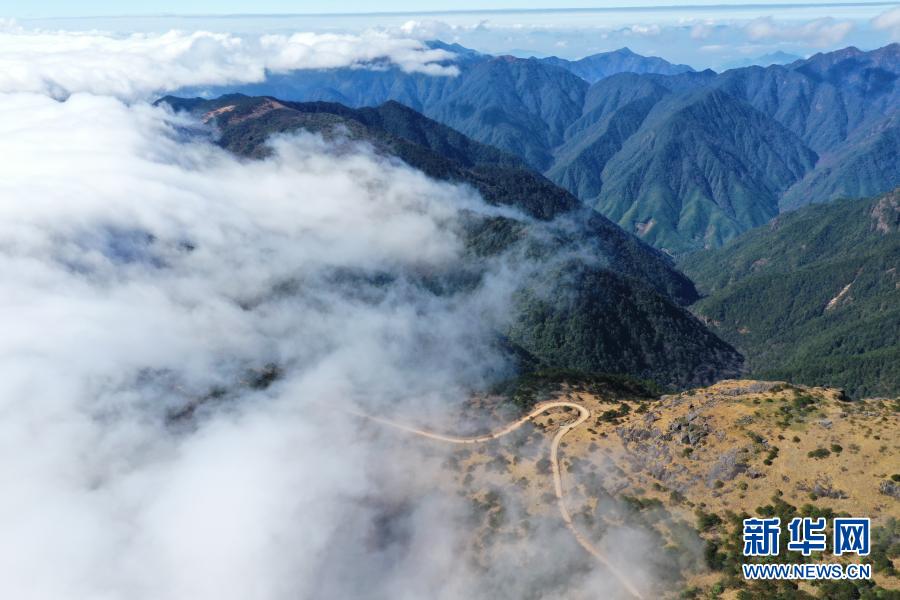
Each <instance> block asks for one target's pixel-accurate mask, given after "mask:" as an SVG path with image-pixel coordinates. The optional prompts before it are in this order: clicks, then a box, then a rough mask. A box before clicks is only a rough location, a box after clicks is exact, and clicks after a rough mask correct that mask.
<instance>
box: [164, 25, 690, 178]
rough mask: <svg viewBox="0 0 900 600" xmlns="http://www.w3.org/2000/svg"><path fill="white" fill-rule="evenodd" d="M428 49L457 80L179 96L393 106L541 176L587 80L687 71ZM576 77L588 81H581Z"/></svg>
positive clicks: (394, 72) (322, 77)
mask: <svg viewBox="0 0 900 600" xmlns="http://www.w3.org/2000/svg"><path fill="white" fill-rule="evenodd" d="M428 45H429V46H430V47H432V48H437V49H442V50H446V51H448V52H450V53H452V54H453V59H452V60H450V61H448V64H453V65H455V66H456V67H457V69H458V70H459V75H457V76H455V77H450V76H432V75H425V74H422V73H406V72H404V71H402V70H401V69H399V68H396V67H384V68H381V67H379V68H378V69H373V70H370V69H349V68H348V69H325V70H299V71H293V72H289V73H282V74H278V73H269V74H268V76H267V78H266V80H265V81H263V82H261V83H254V84H246V85H239V86H219V87H214V88H191V89H185V90H180V91H179V92H178V94H177V95H179V96H192V95H198V96H204V97H210V96H219V95H223V94H225V93H243V94H245V95H251V96H262V95H266V96H273V97H277V98H281V99H282V100H292V101H316V100H321V101H328V102H339V103H341V104H345V105H347V106H351V107H362V106H375V105H379V104H383V103H384V102H387V101H388V100H395V101H397V102H400V103H402V104H405V105H406V106H409V107H410V108H413V109H415V110H417V111H419V112H421V113H422V114H424V115H426V116H428V117H430V118H432V119H435V120H437V121H440V122H441V123H444V124H446V125H449V126H450V127H453V128H454V129H456V130H458V131H461V132H462V133H465V134H466V135H468V136H469V137H471V138H473V139H476V140H478V141H480V142H483V143H486V144H490V145H492V146H496V147H497V148H499V149H501V150H505V151H507V152H511V153H513V154H515V155H517V156H520V157H522V158H523V159H525V160H526V161H527V162H528V163H529V164H530V165H531V166H532V167H534V168H537V169H538V170H541V171H543V170H544V169H546V168H548V167H549V166H550V163H551V162H552V155H551V154H552V149H553V148H554V147H557V146H559V145H561V144H562V143H563V132H564V130H565V128H566V127H567V126H568V125H569V124H571V123H572V122H573V121H574V120H575V119H577V118H578V117H579V116H580V115H581V113H582V107H583V104H584V93H585V92H586V91H587V89H588V87H589V81H596V80H597V79H598V78H600V77H601V76H605V75H601V73H607V74H613V73H618V72H622V71H631V70H636V71H637V72H641V73H669V72H671V73H678V72H682V71H685V70H690V67H687V66H686V65H672V64H670V63H668V62H666V61H664V60H663V59H661V58H655V57H643V56H640V55H638V54H634V53H633V52H631V51H630V50H628V49H627V48H623V49H622V50H617V51H615V52H607V53H603V54H597V55H594V56H590V57H587V58H584V59H582V60H581V61H574V62H573V61H566V60H564V59H557V58H545V59H536V58H527V59H522V58H515V57H513V56H491V55H488V54H481V53H479V52H476V51H474V50H470V49H468V48H464V47H463V46H460V45H459V44H447V43H444V42H440V41H432V42H429V43H428ZM555 62H558V63H559V64H554V63H555ZM578 73H585V74H589V73H593V74H592V75H590V76H589V78H588V80H586V79H583V78H582V76H581V75H579V74H578Z"/></svg>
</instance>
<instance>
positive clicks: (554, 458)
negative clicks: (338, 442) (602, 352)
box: [348, 401, 643, 600]
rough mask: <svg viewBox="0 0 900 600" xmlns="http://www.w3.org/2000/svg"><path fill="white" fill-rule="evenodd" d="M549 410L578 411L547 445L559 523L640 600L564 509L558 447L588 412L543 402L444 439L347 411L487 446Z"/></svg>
mask: <svg viewBox="0 0 900 600" xmlns="http://www.w3.org/2000/svg"><path fill="white" fill-rule="evenodd" d="M553 408H574V409H575V410H577V411H578V418H577V419H575V420H574V421H572V422H571V423H567V424H566V425H561V426H560V428H559V429H558V430H557V432H556V435H554V436H553V441H552V442H551V443H550V465H551V468H552V471H553V491H554V492H555V493H556V504H557V506H558V507H559V514H560V516H561V517H562V519H563V522H564V523H565V524H566V527H568V528H569V531H571V532H572V535H573V536H575V539H576V540H577V541H578V543H579V544H580V545H581V547H582V548H584V549H585V550H586V551H587V552H588V553H590V554H591V556H593V557H594V558H596V559H597V561H599V562H600V563H601V564H602V565H603V566H604V567H606V568H607V569H608V570H609V572H610V573H612V575H613V576H614V577H615V578H616V579H617V580H618V581H619V583H621V584H622V587H624V588H625V589H626V590H628V592H629V593H630V594H631V595H632V596H633V597H635V598H638V599H639V600H643V596H642V595H641V593H640V592H639V591H638V589H637V587H635V585H634V584H633V583H632V582H631V581H630V580H629V579H628V577H627V576H626V575H625V574H624V573H623V572H622V571H620V570H619V569H617V568H616V567H615V566H614V565H613V564H612V563H610V561H609V559H608V558H607V557H606V555H605V554H603V552H601V551H600V550H599V549H598V548H597V547H596V546H594V545H593V544H592V543H591V542H590V540H588V539H587V538H586V537H585V536H584V534H582V533H581V532H580V531H578V529H577V528H576V527H575V524H574V523H573V522H572V516H571V515H570V514H569V509H568V508H566V502H565V497H564V494H563V485H562V472H561V471H560V465H559V443H560V441H562V439H563V437H565V435H566V434H567V433H569V432H570V431H572V430H573V429H575V428H576V427H578V426H579V425H581V424H582V423H584V422H585V421H587V420H588V419H589V418H590V416H591V411H590V410H588V408H586V407H585V406H582V405H581V404H576V403H575V402H565V401H553V402H544V403H541V404H538V405H537V406H535V407H534V408H533V409H532V410H531V412H529V413H528V414H526V415H524V416H523V417H521V418H519V419H517V420H515V421H513V422H512V423H509V424H508V425H506V426H505V427H503V428H501V429H498V430H496V431H492V432H491V433H487V434H484V435H478V436H471V437H459V436H453V435H444V434H440V433H434V432H432V431H425V430H423V429H418V428H416V427H411V426H409V425H404V424H402V423H396V422H394V421H391V420H388V419H385V418H382V417H376V416H374V415H368V414H365V413H362V412H359V411H355V410H349V411H348V412H350V413H351V414H354V415H356V416H359V417H362V418H364V419H368V420H370V421H374V422H376V423H381V424H382V425H387V426H388V427H392V428H394V429H399V430H401V431H405V432H407V433H411V434H414V435H418V436H421V437H425V438H428V439H432V440H437V441H440V442H448V443H451V444H479V443H482V442H488V441H490V440H495V439H497V438H501V437H503V436H504V435H507V434H509V433H512V432H513V431H515V430H516V429H518V428H519V427H521V426H522V425H524V424H525V423H526V422H527V421H530V420H531V419H533V418H535V417H537V416H538V415H540V414H543V413H545V412H547V411H548V410H550V409H553Z"/></svg>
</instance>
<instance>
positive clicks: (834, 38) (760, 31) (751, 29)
mask: <svg viewBox="0 0 900 600" xmlns="http://www.w3.org/2000/svg"><path fill="white" fill-rule="evenodd" d="M853 28H854V24H853V22H852V21H835V20H834V19H832V18H830V17H826V18H822V19H814V20H811V21H807V22H804V23H800V24H788V23H782V22H777V21H775V20H774V19H773V18H772V17H760V18H757V19H753V20H752V21H750V22H749V23H747V24H746V25H745V26H744V31H745V33H746V35H747V38H748V39H749V40H751V41H762V40H765V41H789V42H795V43H807V44H811V45H813V46H823V47H824V46H829V45H833V44H838V43H840V42H841V41H843V40H844V38H845V37H847V34H849V33H850V32H851V31H852V30H853Z"/></svg>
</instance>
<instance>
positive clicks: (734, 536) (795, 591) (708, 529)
mask: <svg viewBox="0 0 900 600" xmlns="http://www.w3.org/2000/svg"><path fill="white" fill-rule="evenodd" d="M771 502H772V503H771V504H767V505H765V506H759V507H757V508H756V511H755V512H756V514H757V515H760V516H765V517H780V518H781V522H782V523H788V522H790V520H791V519H793V518H794V517H812V518H814V519H815V518H819V517H825V519H826V520H828V521H829V522H830V521H831V519H833V518H834V517H835V516H846V515H841V514H837V513H835V512H834V511H833V510H831V509H830V508H827V507H818V506H814V505H812V504H806V505H804V506H802V507H800V508H799V509H798V508H797V507H795V506H792V505H791V504H788V503H787V502H785V501H784V500H783V499H782V497H781V493H780V492H776V494H775V495H774V496H772V499H771ZM700 515H703V518H702V519H701V518H700ZM749 517H750V515H748V514H746V513H744V514H736V513H732V512H727V513H726V519H724V520H722V519H719V522H716V523H715V526H712V525H710V523H712V522H714V521H715V519H712V518H710V517H709V516H708V515H706V514H705V513H702V511H698V524H697V528H698V530H699V531H701V532H705V537H706V538H707V539H706V545H705V547H704V551H703V556H704V559H705V561H706V565H707V566H708V567H709V568H710V569H712V570H713V571H716V572H719V573H721V574H722V579H721V580H720V581H719V582H718V583H717V584H716V585H715V586H714V587H715V588H716V589H714V590H713V591H714V592H717V593H719V594H721V593H722V592H723V591H724V590H726V589H733V590H737V597H738V598H741V599H742V600H768V599H770V598H782V599H791V600H794V599H796V600H813V599H816V598H818V599H822V600H836V599H842V598H847V599H867V600H881V599H891V600H897V599H898V598H900V594H898V593H897V592H892V591H889V590H885V589H883V588H881V587H879V586H877V585H875V584H874V583H873V582H872V581H864V580H861V581H839V582H831V581H817V582H814V583H813V584H812V585H813V586H814V588H815V594H814V595H811V594H809V593H807V592H804V591H801V590H800V589H799V587H798V586H797V584H796V583H795V582H792V581H747V580H745V579H744V578H743V574H742V572H741V565H742V564H744V563H746V562H771V563H807V562H816V561H818V560H819V557H818V556H816V555H811V556H809V557H804V556H803V555H802V554H801V553H799V552H791V551H788V550H787V543H786V541H785V536H786V535H787V533H786V532H785V531H782V542H781V544H780V553H779V555H778V556H777V557H764V558H747V557H745V556H743V554H742V549H743V537H742V533H743V519H745V518H749ZM716 518H718V517H716ZM826 535H827V537H828V544H829V545H830V544H831V532H830V531H827V532H826ZM898 556H900V521H898V520H897V519H893V518H892V519H889V520H888V521H887V522H886V524H885V525H884V526H881V527H873V529H872V552H871V554H870V555H869V557H868V560H867V561H866V562H871V563H872V565H873V569H874V571H875V572H876V573H884V574H887V575H892V574H894V570H893V569H894V568H893V563H892V560H893V559H894V558H897V557H898ZM699 594H700V590H696V589H695V590H686V591H685V592H684V593H683V597H686V598H700V597H703V596H700V595H699ZM713 597H715V595H714V596H713Z"/></svg>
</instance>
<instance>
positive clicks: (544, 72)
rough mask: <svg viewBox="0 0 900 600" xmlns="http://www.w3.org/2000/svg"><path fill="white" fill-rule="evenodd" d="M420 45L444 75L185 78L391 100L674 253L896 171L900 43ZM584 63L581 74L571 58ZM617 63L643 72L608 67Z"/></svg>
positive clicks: (861, 191)
mask: <svg viewBox="0 0 900 600" xmlns="http://www.w3.org/2000/svg"><path fill="white" fill-rule="evenodd" d="M430 45H431V46H432V47H436V48H442V49H445V50H447V51H448V52H451V53H453V58H452V59H450V60H449V61H447V64H451V63H452V64H453V65H455V66H456V67H457V68H458V70H459V74H458V75H457V76H455V77H443V76H431V75H424V74H420V73H412V74H411V73H404V72H402V71H401V70H400V69H398V68H395V67H389V66H387V67H386V66H384V65H379V68H378V69H374V70H367V69H331V70H318V71H296V72H292V73H286V74H280V75H279V74H270V75H269V77H268V78H267V80H266V81H265V82H262V83H259V84H252V85H244V86H238V87H236V88H234V87H228V88H216V89H206V90H197V91H198V92H203V93H204V94H211V93H217V92H221V91H222V90H223V89H237V90H238V91H242V92H245V93H250V94H254V95H270V96H276V97H280V98H283V99H287V100H303V101H314V100H324V101H331V102H339V103H342V104H345V105H348V106H352V107H363V106H375V105H381V104H383V103H385V102H387V101H389V100H395V101H397V102H400V103H402V104H404V105H406V106H409V107H411V108H413V109H415V110H416V111H418V112H421V113H423V114H424V115H426V116H427V117H429V118H431V119H434V120H436V121H439V122H441V123H443V124H445V125H448V126H450V127H452V128H454V129H456V130H458V131H460V132H462V133H463V134H465V135H466V136H468V137H469V138H471V139H473V140H476V141H479V142H481V143H484V144H488V145H491V146H494V147H496V148H498V149H500V150H503V151H505V152H507V153H510V154H513V155H515V156H517V157H519V158H520V159H522V160H523V161H524V162H525V163H526V164H527V165H528V166H529V167H530V168H532V169H535V170H537V171H540V172H541V173H543V174H544V175H546V176H547V177H548V178H549V179H551V180H552V181H553V182H555V183H556V184H558V185H560V186H561V187H564V188H565V189H567V190H568V191H569V192H571V193H572V194H573V195H575V196H576V197H577V198H578V199H580V200H581V201H582V202H584V203H585V204H586V205H588V206H590V207H593V208H596V209H597V210H599V211H600V212H602V213H603V214H604V215H605V216H607V217H609V218H611V219H612V220H613V221H614V222H616V223H618V224H619V225H621V226H622V227H623V228H625V229H626V230H627V231H629V232H631V233H634V234H637V235H638V236H639V237H641V238H642V239H644V240H645V241H647V242H649V243H651V244H653V245H655V246H657V247H659V248H665V249H666V250H667V251H669V252H671V253H675V254H680V253H684V252H689V251H693V250H696V249H701V248H705V247H708V246H711V247H715V246H719V245H721V244H722V243H725V242H727V241H728V240H730V239H732V238H734V237H735V236H737V235H739V234H740V233H742V232H743V231H746V230H747V229H749V228H752V227H755V226H757V225H759V224H761V223H763V222H765V221H766V220H767V219H769V218H772V217H773V216H775V215H776V214H778V213H779V212H781V211H784V210H789V209H793V208H797V207H799V206H803V205H805V204H807V203H809V202H813V201H816V202H827V201H831V200H834V199H836V198H840V197H847V196H856V195H867V194H876V193H880V192H885V191H888V190H890V189H892V188H893V187H894V186H895V185H896V184H897V176H896V173H897V169H896V164H897V133H896V126H895V125H896V120H895V117H896V115H897V114H898V112H900V111H898V107H900V84H898V82H897V81H898V76H900V44H891V45H889V46H885V47H884V48H879V49H877V50H872V51H868V52H864V51H861V50H859V49H856V48H845V49H843V50H839V51H836V52H829V53H821V54H816V55H814V56H811V57H810V58H808V59H805V60H798V61H794V62H791V63H790V64H786V65H769V66H767V67H759V66H752V67H747V68H741V69H732V70H730V71H726V72H724V73H715V72H714V71H711V70H706V71H701V72H695V71H692V70H688V69H683V68H682V66H679V65H669V66H665V65H663V64H661V63H658V62H655V61H654V60H653V59H649V58H647V57H639V56H637V55H634V54H633V53H631V52H630V51H627V50H626V49H623V50H619V51H616V52H611V53H604V54H601V55H595V56H593V57H587V58H585V59H582V60H581V61H566V60H563V59H558V58H542V59H536V58H529V59H521V58H515V57H512V56H499V57H498V56H491V55H487V54H480V53H478V52H475V51H472V50H468V49H466V48H463V47H461V46H458V45H455V44H445V43H442V42H430ZM648 61H649V62H648ZM651 63H652V64H651ZM578 65H580V66H578ZM653 65H656V66H653ZM666 65H668V63H666ZM588 68H595V69H596V70H595V71H593V75H591V74H590V73H588V71H585V70H582V71H579V69H588ZM616 69H633V70H636V71H640V72H620V73H615V74H611V73H613V71H615V70H616ZM654 71H658V72H654ZM672 71H675V72H674V73H672V74H664V73H671V72H672ZM578 73H580V75H579V74H578ZM600 76H603V78H602V79H600V80H599V81H596V82H594V83H588V81H587V80H585V79H583V78H582V77H588V78H589V79H592V78H594V77H600Z"/></svg>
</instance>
